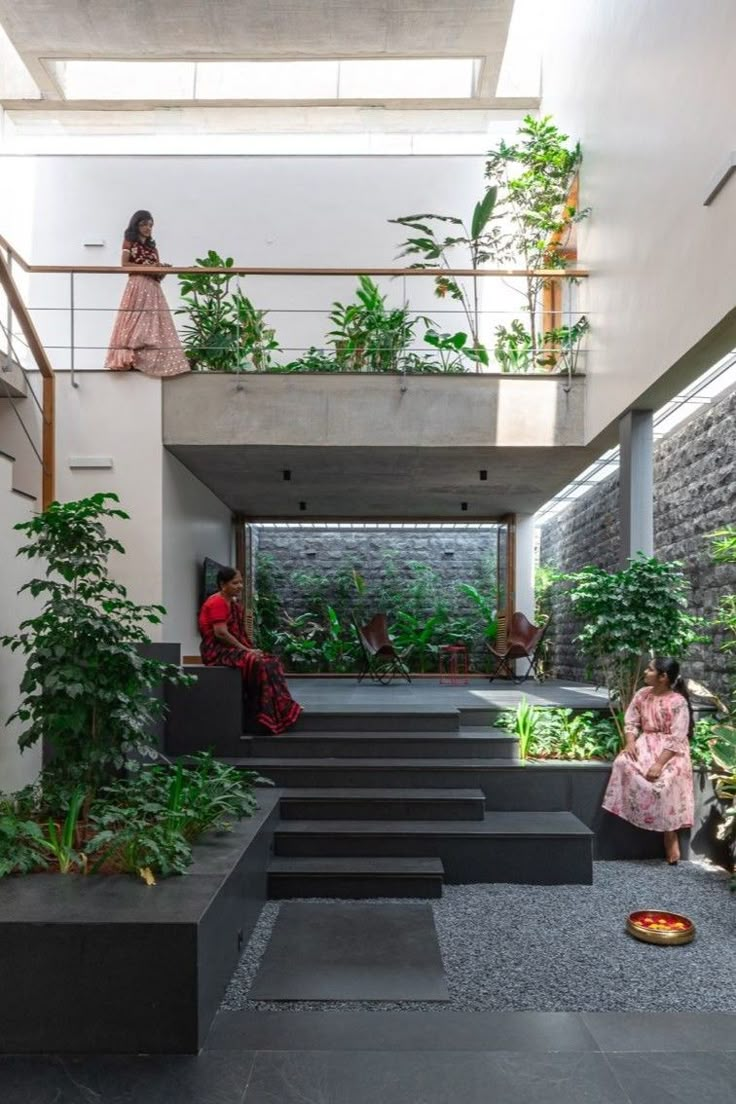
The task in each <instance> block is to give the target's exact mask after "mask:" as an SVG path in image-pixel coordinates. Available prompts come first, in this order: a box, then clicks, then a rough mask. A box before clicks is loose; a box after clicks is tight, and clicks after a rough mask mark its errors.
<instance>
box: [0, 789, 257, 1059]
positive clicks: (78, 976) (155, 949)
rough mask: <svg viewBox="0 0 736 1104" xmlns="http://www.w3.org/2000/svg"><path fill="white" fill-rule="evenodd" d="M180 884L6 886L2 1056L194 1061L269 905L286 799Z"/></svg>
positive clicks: (213, 850)
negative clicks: (270, 868) (269, 877)
mask: <svg viewBox="0 0 736 1104" xmlns="http://www.w3.org/2000/svg"><path fill="white" fill-rule="evenodd" d="M258 799H259V804H260V806H261V807H260V809H259V811H258V812H257V813H256V815H255V816H254V817H252V818H250V819H249V820H246V821H242V822H241V823H240V824H238V825H236V827H235V828H234V830H233V831H232V832H228V833H222V834H220V835H210V836H206V837H204V839H203V841H202V842H201V843H199V844H197V846H196V847H195V849H194V862H193V863H192V866H191V867H190V868H189V870H190V872H189V873H188V874H187V875H185V876H183V877H180V878H179V877H174V878H168V879H164V880H162V881H161V882H159V884H158V885H157V886H155V887H150V888H149V887H147V886H145V885H144V884H143V882H142V881H141V880H139V879H134V878H131V877H126V876H114V877H102V876H91V877H89V878H83V877H82V876H80V875H67V876H62V875H60V874H34V875H29V876H26V877H13V878H6V879H4V880H3V881H2V882H0V977H1V978H2V984H1V985H0V1050H1V1051H2V1052H4V1053H15V1054H37V1053H69V1052H74V1053H80V1052H84V1053H96V1054H135V1053H141V1052H143V1053H148V1054H177V1053H178V1054H196V1053H197V1052H198V1051H199V1050H200V1048H201V1046H202V1044H203V1042H204V1039H205V1036H206V1034H207V1031H208V1030H209V1026H210V1023H211V1022H212V1019H213V1017H214V1015H215V1013H216V1012H217V1009H218V1007H219V1004H220V1001H221V999H222V995H223V993H224V991H225V987H226V985H227V983H228V981H229V979H230V977H231V975H232V973H233V971H234V969H235V965H236V963H237V960H238V957H239V955H240V951H241V949H242V947H243V945H244V944H245V942H246V941H247V939H248V937H249V935H250V933H251V931H252V929H253V927H254V925H255V922H256V920H257V918H258V915H259V913H260V911H261V908H262V906H263V903H264V902H265V900H266V867H267V865H268V862H269V858H270V854H271V851H272V847H273V843H272V841H273V829H274V825H275V823H276V821H277V820H278V799H279V791H277V790H274V791H270V790H263V791H259V794H258Z"/></svg>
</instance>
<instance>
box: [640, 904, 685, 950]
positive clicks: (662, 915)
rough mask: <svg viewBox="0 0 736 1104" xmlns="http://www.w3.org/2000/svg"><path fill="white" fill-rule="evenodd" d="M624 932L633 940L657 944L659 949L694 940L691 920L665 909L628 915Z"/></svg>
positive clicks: (641, 910) (645, 910)
mask: <svg viewBox="0 0 736 1104" xmlns="http://www.w3.org/2000/svg"><path fill="white" fill-rule="evenodd" d="M626 930H627V932H628V933H629V935H633V937H634V939H641V940H642V942H643V943H657V944H659V946H661V947H676V946H678V945H679V944H682V943H690V942H692V940H693V939H694V938H695V924H693V922H692V920H691V919H690V918H689V917H687V916H681V915H680V913H679V912H668V910H667V909H637V911H636V912H632V913H630V914H629V917H628V919H627V921H626Z"/></svg>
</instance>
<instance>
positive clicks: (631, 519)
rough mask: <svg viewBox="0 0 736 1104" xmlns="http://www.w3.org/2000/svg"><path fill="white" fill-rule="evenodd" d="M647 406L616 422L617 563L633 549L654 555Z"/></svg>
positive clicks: (651, 466) (650, 415) (651, 422)
mask: <svg viewBox="0 0 736 1104" xmlns="http://www.w3.org/2000/svg"><path fill="white" fill-rule="evenodd" d="M652 418H653V415H652V411H651V410H630V411H629V413H628V414H625V415H624V417H623V418H622V419H621V421H620V422H619V445H620V449H621V455H620V458H619V514H620V529H621V553H620V559H621V565H622V566H625V565H626V561H627V560H628V559H629V557H631V556H635V555H636V554H637V552H643V553H644V554H645V555H646V556H653V555H654V462H653V441H654V435H653V431H652V427H653V421H652Z"/></svg>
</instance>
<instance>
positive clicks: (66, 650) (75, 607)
mask: <svg viewBox="0 0 736 1104" xmlns="http://www.w3.org/2000/svg"><path fill="white" fill-rule="evenodd" d="M117 502H118V497H117V495H114V494H95V495H92V496H91V497H90V498H85V499H82V500H80V501H78V502H63V503H62V502H52V503H51V505H50V506H49V507H48V508H47V509H46V510H45V511H44V512H43V513H41V514H38V515H37V516H36V517H34V518H33V519H32V520H31V521H27V522H22V523H21V524H19V525H16V527H15V528H16V529H18V530H20V531H21V532H22V533H24V534H25V536H26V538H27V540H28V543H27V544H25V545H24V546H23V547H22V548H20V550H19V553H18V554H19V555H21V556H25V557H27V558H28V559H29V560H35V561H36V562H37V563H38V566H39V567H40V568H41V569H42V571H41V573H40V574H39V575H38V576H37V577H36V578H34V579H31V580H30V581H29V582H27V583H26V584H25V585H24V586H23V587H22V588H21V590H22V591H28V592H29V593H30V594H31V595H32V596H33V597H34V598H36V599H40V600H41V603H42V605H41V609H40V611H39V612H38V613H36V614H35V615H34V616H33V617H30V618H28V619H27V620H25V621H23V622H22V623H21V625H20V627H19V629H18V631H17V633H15V634H11V635H8V636H4V637H1V638H0V644H3V645H5V646H6V647H9V648H10V649H11V650H12V651H18V650H20V651H21V652H22V653H23V654H24V655H25V657H26V669H25V673H24V675H23V679H22V682H21V686H20V689H21V695H22V697H21V701H20V705H19V706H18V709H17V710H16V712H15V713H14V714H13V718H17V719H18V720H19V721H20V722H21V724H22V725H23V729H22V732H21V735H20V738H19V741H18V742H19V745H20V747H21V748H29V747H32V746H33V745H34V744H36V743H39V742H43V743H44V744H45V745H46V746H47V747H48V748H49V750H51V751H52V753H53V764H54V769H55V772H56V773H57V775H59V776H60V777H62V778H63V779H64V781H65V782H66V783H67V784H69V785H70V786H71V785H76V784H81V785H83V786H84V787H85V789H86V790H88V792H94V791H95V790H96V789H97V788H99V786H101V785H103V784H104V783H105V782H106V781H109V780H110V779H112V778H113V777H114V776H115V775H116V774H117V772H119V771H120V770H121V769H123V768H124V767H128V768H132V769H136V767H137V765H138V763H139V758H140V756H149V757H151V758H153V757H155V756H156V755H157V754H158V753H157V751H155V749H153V748H152V747H151V746H150V736H149V734H150V731H151V724H152V722H153V720H154V718H155V717H156V716H157V715H158V714H159V713H160V712H161V710H162V708H163V706H162V704H161V702H160V701H159V700H158V699H157V698H155V697H154V696H153V695H152V693H151V691H152V690H153V688H154V687H156V686H158V685H159V684H160V683H161V682H165V681H168V682H187V681H188V678H187V676H184V675H182V674H181V672H180V670H179V668H178V667H174V666H172V665H170V664H165V663H161V662H159V661H158V660H155V659H149V658H145V657H144V655H143V654H142V652H141V645H144V644H146V643H148V641H149V630H150V629H151V627H153V626H154V625H158V624H159V623H160V621H161V616H162V614H163V613H164V612H165V610H164V609H163V607H162V606H158V605H138V604H137V603H135V602H133V601H132V600H131V599H130V598H129V597H128V595H127V592H126V589H125V587H124V586H122V584H120V583H118V582H115V581H114V580H113V579H112V578H111V577H110V575H109V573H108V558H109V556H110V554H111V553H112V552H123V551H124V549H123V546H122V545H121V544H120V542H119V541H118V540H116V539H115V538H114V537H110V536H108V535H107V533H106V531H105V522H107V521H108V520H112V519H125V518H127V517H128V515H127V514H126V513H125V512H124V511H123V510H121V509H120V508H119V507H118V506H117V505H115V504H116V503H117ZM11 719H12V718H11Z"/></svg>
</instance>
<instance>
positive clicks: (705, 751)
mask: <svg viewBox="0 0 736 1104" xmlns="http://www.w3.org/2000/svg"><path fill="white" fill-rule="evenodd" d="M718 727H719V722H718V720H717V718H715V717H701V718H700V720H698V721H696V722H695V724H694V726H693V734H692V737H691V740H690V758H691V760H692V764H693V766H694V767H706V768H709V767H711V766H712V765H713V744H714V742H715V740H716V729H717V728H718Z"/></svg>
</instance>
